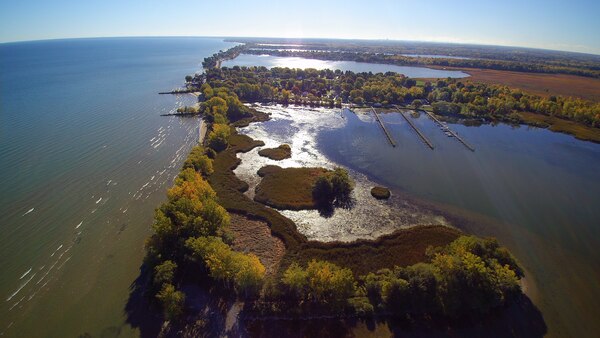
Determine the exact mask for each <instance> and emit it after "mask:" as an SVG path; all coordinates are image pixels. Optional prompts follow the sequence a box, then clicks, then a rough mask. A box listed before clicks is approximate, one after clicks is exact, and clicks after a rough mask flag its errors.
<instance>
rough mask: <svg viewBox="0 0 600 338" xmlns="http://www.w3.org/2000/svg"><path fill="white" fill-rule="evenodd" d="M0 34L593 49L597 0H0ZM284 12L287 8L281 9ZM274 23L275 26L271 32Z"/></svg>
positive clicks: (598, 45)
mask: <svg viewBox="0 0 600 338" xmlns="http://www.w3.org/2000/svg"><path fill="white" fill-rule="evenodd" d="M2 9H3V10H2V11H0V43H6V42H20V41H35V40H50V39H66V38H96V37H107V38H108V37H162V36H164V37H168V36H182V37H183V36H191V37H225V38H227V37H241V36H244V37H274V36H278V37H281V38H319V39H321V38H329V39H360V40H394V41H419V42H440V43H459V44H477V45H496V46H510V47H524V48H538V49H549V50H557V51H570V52H581V53H588V54H596V55H600V36H598V35H597V32H599V31H600V22H599V21H598V20H596V19H595V13H599V12H600V3H596V2H593V1H588V0H575V1H571V2H569V3H559V2H556V1H552V2H545V1H541V0H534V1H529V2H528V3H525V4H523V3H521V2H518V1H516V0H510V1H506V2H503V3H481V2H477V1H472V0H467V1H462V2H460V3H454V2H453V3H448V2H445V1H441V0H432V1H429V2H427V3H412V2H408V1H388V0H375V1H372V2H371V3H369V6H364V4H362V3H361V2H360V1H347V2H342V1H332V2H327V3H321V2H317V1H314V0H309V1H305V2H303V4H302V6H298V5H291V4H281V3H270V2H268V1H264V0H259V1H254V2H251V3H247V2H242V3H238V2H234V1H222V2H220V3H201V2H198V1H192V0H180V1H176V2H169V3H164V2H159V1H149V2H141V1H130V2H127V3H124V2H119V1H114V0H108V1H103V2H95V1H92V2H85V3H81V2H76V1H72V0H59V1H55V2H53V3H46V2H44V1H39V0H30V1H23V2H18V3H17V2H14V3H6V4H3V5H2ZM290 13H293V16H292V17H291V18H290ZM274 32H276V33H274Z"/></svg>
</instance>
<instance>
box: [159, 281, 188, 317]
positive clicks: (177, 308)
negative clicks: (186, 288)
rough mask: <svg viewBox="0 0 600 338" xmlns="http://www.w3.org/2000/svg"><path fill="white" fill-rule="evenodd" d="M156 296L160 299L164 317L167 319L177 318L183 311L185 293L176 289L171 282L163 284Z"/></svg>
mask: <svg viewBox="0 0 600 338" xmlns="http://www.w3.org/2000/svg"><path fill="white" fill-rule="evenodd" d="M156 298H157V299H158V300H159V301H160V303H161V305H162V308H163V311H164V314H165V318H167V319H168V320H174V319H177V318H179V317H180V316H181V314H182V313H183V304H184V302H185V295H184V294H183V292H181V291H177V290H176V289H175V286H173V285H172V284H164V285H163V287H162V289H161V290H160V292H159V293H158V294H157V295H156Z"/></svg>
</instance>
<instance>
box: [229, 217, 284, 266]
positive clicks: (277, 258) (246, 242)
mask: <svg viewBox="0 0 600 338" xmlns="http://www.w3.org/2000/svg"><path fill="white" fill-rule="evenodd" d="M229 230H231V232H232V233H233V235H234V236H235V239H234V240H233V245H232V247H233V249H234V250H237V251H244V252H250V253H253V254H255V255H256V256H258V259H260V262H261V263H263V265H264V266H265V268H266V270H267V271H266V272H267V275H269V274H272V273H274V272H276V271H277V268H278V267H279V263H280V262H281V258H283V255H284V254H285V245H284V244H283V241H281V240H280V239H279V238H277V237H275V236H273V235H272V234H271V228H269V225H268V224H267V223H266V222H263V221H259V220H253V219H250V218H248V217H246V216H242V215H239V214H234V213H232V214H231V224H230V225H229Z"/></svg>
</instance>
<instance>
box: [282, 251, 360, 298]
mask: <svg viewBox="0 0 600 338" xmlns="http://www.w3.org/2000/svg"><path fill="white" fill-rule="evenodd" d="M282 282H283V284H284V285H285V286H286V287H287V288H288V290H289V291H290V292H292V294H294V295H296V296H297V297H299V298H300V299H303V300H308V301H313V302H316V303H318V304H322V305H325V304H327V305H330V306H338V305H340V304H344V303H346V302H347V300H348V299H349V298H351V297H353V296H354V294H355V292H356V281H355V280H354V276H353V275H352V271H350V269H345V268H340V267H339V266H337V265H335V264H333V263H329V262H326V261H316V260H312V261H310V262H309V263H308V267H307V268H306V269H302V268H301V267H300V266H298V265H297V264H292V265H290V267H289V268H288V269H287V270H286V271H285V272H284V277H283V279H282Z"/></svg>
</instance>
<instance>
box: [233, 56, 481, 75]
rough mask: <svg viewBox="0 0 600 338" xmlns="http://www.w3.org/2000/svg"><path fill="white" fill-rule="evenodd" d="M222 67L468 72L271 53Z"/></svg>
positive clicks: (235, 61)
mask: <svg viewBox="0 0 600 338" xmlns="http://www.w3.org/2000/svg"><path fill="white" fill-rule="evenodd" d="M222 65H223V67H233V66H240V67H241V66H246V67H249V66H264V67H267V68H272V67H290V68H315V69H340V70H343V71H346V70H349V71H353V72H372V73H385V72H396V73H399V74H404V75H406V76H408V77H414V78H447V77H453V78H463V77H468V76H469V74H467V73H465V72H462V71H458V70H443V69H432V68H425V67H409V66H396V65H388V64H378V63H365V62H354V61H327V60H317V59H305V58H301V57H282V56H272V55H254V54H241V55H240V56H238V57H237V58H235V59H233V60H226V61H225V62H223V64H222Z"/></svg>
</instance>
